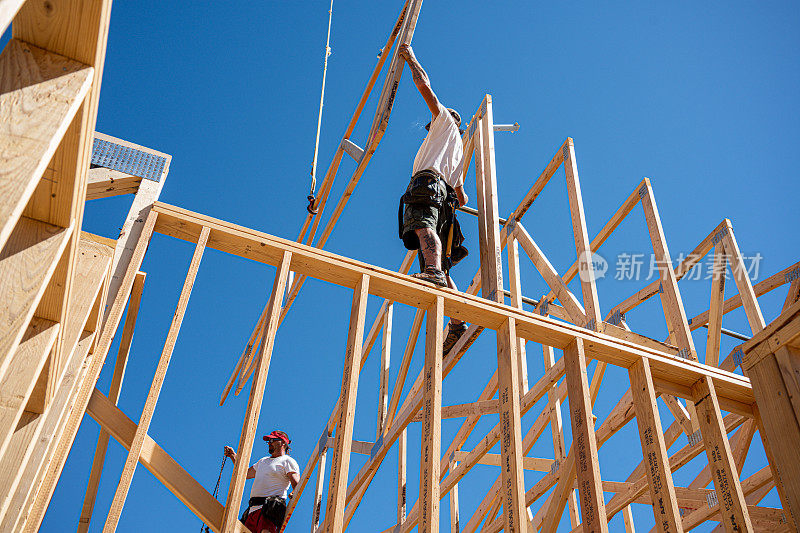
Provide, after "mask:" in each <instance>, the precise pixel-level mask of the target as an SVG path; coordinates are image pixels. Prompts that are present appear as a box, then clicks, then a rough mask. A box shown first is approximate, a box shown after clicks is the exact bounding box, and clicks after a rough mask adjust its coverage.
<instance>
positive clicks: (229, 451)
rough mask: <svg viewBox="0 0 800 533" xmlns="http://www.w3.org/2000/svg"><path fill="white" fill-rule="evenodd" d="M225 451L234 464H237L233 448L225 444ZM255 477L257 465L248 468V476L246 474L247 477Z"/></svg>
mask: <svg viewBox="0 0 800 533" xmlns="http://www.w3.org/2000/svg"><path fill="white" fill-rule="evenodd" d="M224 451H225V456H226V457H230V458H231V461H232V462H233V464H236V452H235V451H233V448H231V447H230V446H225V448H224ZM254 477H256V469H255V467H252V466H251V467H250V468H248V469H247V476H245V479H253V478H254Z"/></svg>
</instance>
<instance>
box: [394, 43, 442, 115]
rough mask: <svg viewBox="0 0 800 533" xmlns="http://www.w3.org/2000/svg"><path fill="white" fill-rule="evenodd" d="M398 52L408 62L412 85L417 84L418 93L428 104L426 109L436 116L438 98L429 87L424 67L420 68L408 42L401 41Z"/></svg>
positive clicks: (437, 112)
mask: <svg viewBox="0 0 800 533" xmlns="http://www.w3.org/2000/svg"><path fill="white" fill-rule="evenodd" d="M399 53H400V57H402V58H403V59H405V61H406V63H408V68H410V69H411V75H412V76H413V78H414V85H416V86H417V90H418V91H419V94H421V95H422V99H423V100H425V103H426V104H428V109H430V110H431V114H432V115H433V118H436V116H437V115H438V114H439V99H438V98H436V94H435V93H434V92H433V89H431V80H430V78H428V74H427V73H426V72H425V69H423V68H422V65H420V64H419V61H417V58H416V56H414V49H413V48H411V45H410V44H406V43H403V44H401V45H400V50H399Z"/></svg>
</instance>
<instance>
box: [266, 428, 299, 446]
mask: <svg viewBox="0 0 800 533" xmlns="http://www.w3.org/2000/svg"><path fill="white" fill-rule="evenodd" d="M263 439H264V440H267V441H268V440H269V439H279V440H282V441H283V442H284V443H286V444H289V443H290V442H292V441H291V440H289V436H288V435H286V433H284V432H283V431H273V432H272V433H270V434H269V435H264V437H263Z"/></svg>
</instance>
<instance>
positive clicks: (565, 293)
mask: <svg viewBox="0 0 800 533" xmlns="http://www.w3.org/2000/svg"><path fill="white" fill-rule="evenodd" d="M514 237H516V239H517V240H518V241H519V243H520V244H521V245H522V248H523V250H525V253H526V254H528V257H530V259H531V261H532V262H533V266H535V267H536V270H538V271H539V274H541V275H542V277H543V278H544V280H545V283H547V285H548V287H550V290H551V291H552V293H553V295H554V296H555V297H556V298H558V301H560V302H561V305H563V306H564V309H566V311H567V313H568V314H569V317H570V319H571V320H572V322H573V323H575V324H578V325H583V324H585V323H586V311H584V309H583V306H582V305H581V303H580V302H579V301H578V299H577V298H576V297H575V295H574V294H572V292H570V290H569V289H568V288H567V286H566V285H565V284H564V281H563V280H562V279H561V276H559V275H558V272H556V269H555V268H553V265H552V264H551V263H550V261H549V260H548V259H547V257H546V256H545V255H544V253H543V252H542V250H541V249H539V246H537V244H536V242H535V241H534V240H533V238H532V237H531V236H530V234H529V233H528V232H527V230H526V229H525V228H524V227H523V226H522V223H519V222H518V223H517V225H516V227H515V228H514Z"/></svg>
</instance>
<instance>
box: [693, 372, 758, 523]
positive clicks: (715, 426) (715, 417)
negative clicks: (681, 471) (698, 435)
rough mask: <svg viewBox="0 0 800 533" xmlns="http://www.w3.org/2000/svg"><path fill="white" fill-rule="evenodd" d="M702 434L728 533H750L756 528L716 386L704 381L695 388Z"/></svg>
mask: <svg viewBox="0 0 800 533" xmlns="http://www.w3.org/2000/svg"><path fill="white" fill-rule="evenodd" d="M693 392H694V394H695V406H696V407H697V415H698V421H699V423H700V430H701V432H702V434H703V442H704V444H705V449H706V455H707V456H708V465H709V467H710V469H711V477H712V479H713V481H714V487H715V488H716V491H717V498H718V499H719V502H720V512H721V514H722V521H723V524H724V525H725V529H726V530H728V531H739V530H744V531H751V530H752V529H753V525H752V524H751V522H750V515H749V513H748V512H747V503H746V502H745V501H744V493H743V492H742V487H741V483H740V481H739V473H738V471H737V470H736V464H735V463H734V461H733V456H732V454H731V449H730V444H729V443H728V436H727V432H726V431H725V427H724V425H723V423H722V414H721V412H720V407H719V403H718V402H717V398H716V394H715V391H714V384H713V382H710V381H709V380H705V379H703V380H701V381H699V382H698V384H697V385H695V386H694V387H693Z"/></svg>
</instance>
